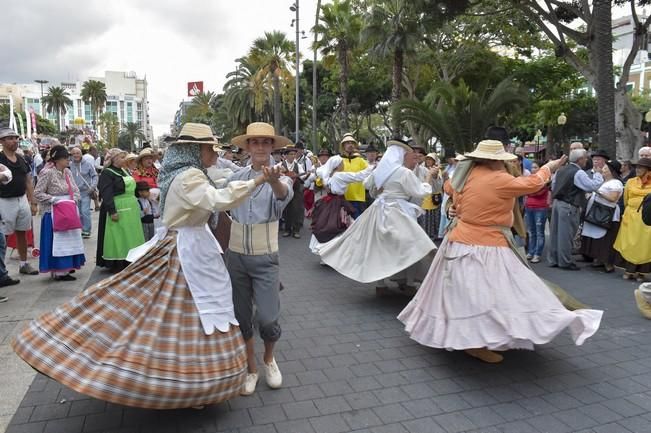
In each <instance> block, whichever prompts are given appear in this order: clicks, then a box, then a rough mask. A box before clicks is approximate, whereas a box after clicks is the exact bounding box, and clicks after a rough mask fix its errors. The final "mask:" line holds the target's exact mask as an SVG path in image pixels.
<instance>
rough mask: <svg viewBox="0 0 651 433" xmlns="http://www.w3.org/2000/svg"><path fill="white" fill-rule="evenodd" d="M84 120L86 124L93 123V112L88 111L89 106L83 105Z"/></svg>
mask: <svg viewBox="0 0 651 433" xmlns="http://www.w3.org/2000/svg"><path fill="white" fill-rule="evenodd" d="M84 119H85V120H86V123H89V122H92V121H93V112H92V110H91V109H90V104H86V103H84Z"/></svg>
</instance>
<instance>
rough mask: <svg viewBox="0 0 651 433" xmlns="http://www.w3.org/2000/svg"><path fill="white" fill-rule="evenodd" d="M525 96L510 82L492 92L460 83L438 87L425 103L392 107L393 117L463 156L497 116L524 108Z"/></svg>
mask: <svg viewBox="0 0 651 433" xmlns="http://www.w3.org/2000/svg"><path fill="white" fill-rule="evenodd" d="M527 100H528V95H527V92H526V90H525V89H523V88H522V87H520V86H519V85H518V84H517V83H515V82H513V80H512V79H505V80H503V81H501V82H500V83H499V84H497V86H495V87H494V88H490V87H488V86H481V87H480V88H478V89H476V90H473V89H472V88H471V87H470V86H468V85H467V84H466V83H465V82H464V81H463V80H461V81H460V82H459V84H457V85H454V84H451V83H438V84H437V85H435V86H434V88H433V89H432V92H431V93H430V95H428V96H427V98H425V100H424V101H417V100H402V101H399V102H397V103H396V104H395V105H394V111H395V112H394V116H395V117H396V118H397V119H398V120H400V121H410V122H413V123H415V124H416V125H418V126H420V127H422V128H423V129H424V130H426V131H427V132H429V137H428V138H431V137H434V136H436V137H437V138H439V139H440V140H441V142H442V144H443V146H444V147H445V148H448V149H451V148H453V149H455V150H456V151H457V152H460V153H463V152H467V151H470V150H471V149H472V148H473V147H474V145H475V144H476V143H477V142H478V141H479V140H481V139H482V138H483V134H484V131H486V128H487V127H488V126H490V125H491V124H494V123H497V122H498V120H499V118H500V116H502V115H504V114H507V113H509V112H512V111H514V110H516V109H518V108H520V107H522V106H525V105H526V103H527Z"/></svg>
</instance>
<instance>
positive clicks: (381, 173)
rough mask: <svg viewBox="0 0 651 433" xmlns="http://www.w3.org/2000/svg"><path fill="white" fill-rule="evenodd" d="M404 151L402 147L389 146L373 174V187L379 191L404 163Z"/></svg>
mask: <svg viewBox="0 0 651 433" xmlns="http://www.w3.org/2000/svg"><path fill="white" fill-rule="evenodd" d="M405 152H406V150H405V149H404V147H402V146H389V148H388V149H387V151H386V153H385V154H384V156H383V157H382V159H381V160H380V162H379V163H378V165H377V168H376V169H375V171H374V172H373V178H374V181H375V186H376V187H377V188H378V189H380V188H382V187H383V186H384V184H385V183H386V181H387V180H389V177H391V175H392V174H393V173H394V172H395V171H396V170H397V169H399V168H400V167H402V164H403V163H404V162H405Z"/></svg>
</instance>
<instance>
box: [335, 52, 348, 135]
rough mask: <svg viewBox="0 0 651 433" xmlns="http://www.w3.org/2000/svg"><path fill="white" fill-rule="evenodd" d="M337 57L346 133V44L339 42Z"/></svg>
mask: <svg viewBox="0 0 651 433" xmlns="http://www.w3.org/2000/svg"><path fill="white" fill-rule="evenodd" d="M337 57H338V58H339V65H340V66H341V72H340V73H339V90H340V92H341V115H342V118H343V121H344V129H345V130H346V131H348V47H347V45H346V42H344V41H342V42H339V46H338V47H337Z"/></svg>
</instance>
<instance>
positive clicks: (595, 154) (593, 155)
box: [590, 149, 610, 160]
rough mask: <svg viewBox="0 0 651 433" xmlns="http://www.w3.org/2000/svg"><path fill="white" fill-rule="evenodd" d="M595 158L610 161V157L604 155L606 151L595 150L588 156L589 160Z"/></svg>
mask: <svg viewBox="0 0 651 433" xmlns="http://www.w3.org/2000/svg"><path fill="white" fill-rule="evenodd" d="M595 156H600V157H601V158H605V159H606V160H609V159H610V156H609V155H608V154H607V153H606V151H604V150H601V149H597V150H595V151H594V152H592V155H590V158H594V157H595Z"/></svg>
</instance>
